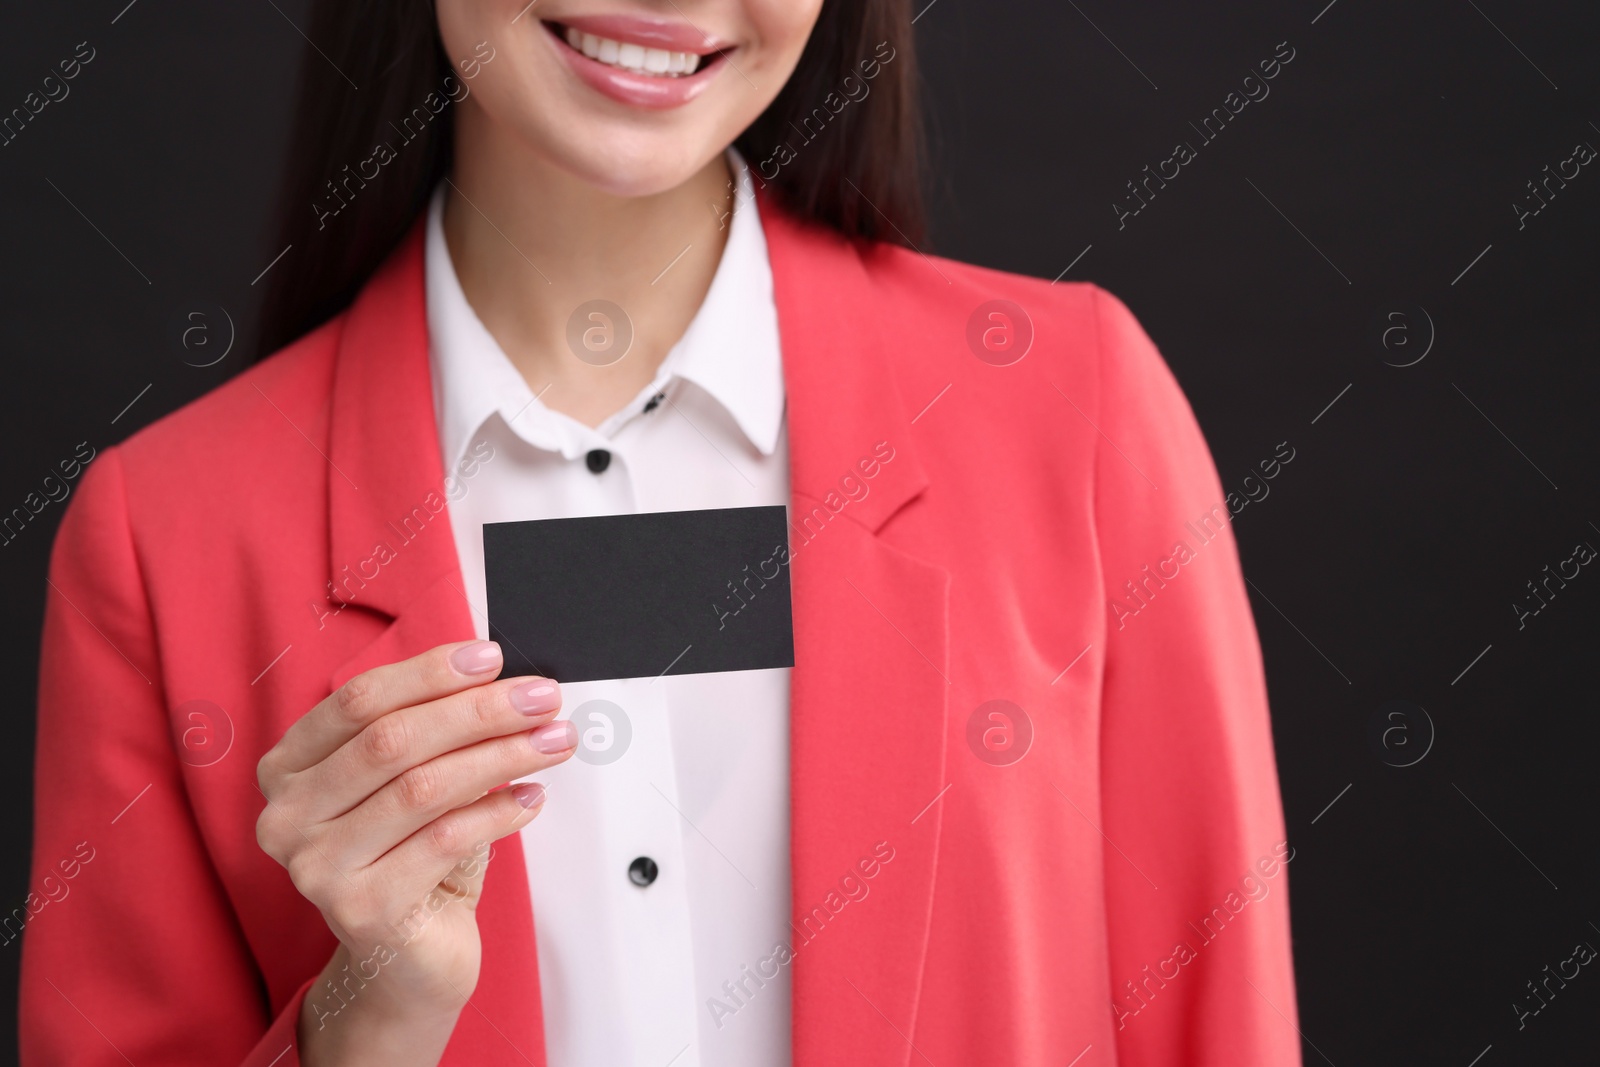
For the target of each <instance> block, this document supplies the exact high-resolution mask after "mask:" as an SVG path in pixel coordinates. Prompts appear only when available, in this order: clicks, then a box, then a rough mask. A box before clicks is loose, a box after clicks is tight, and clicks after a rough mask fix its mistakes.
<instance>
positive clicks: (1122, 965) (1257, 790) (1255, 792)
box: [1093, 290, 1300, 1067]
mask: <svg viewBox="0 0 1600 1067" xmlns="http://www.w3.org/2000/svg"><path fill="white" fill-rule="evenodd" d="M1093 300H1094V302H1095V304H1096V308H1095V322H1096V324H1097V334H1098V341H1099V349H1100V381H1101V389H1100V394H1099V397H1100V399H1099V405H1098V417H1097V419H1096V423H1097V426H1098V429H1099V430H1100V434H1099V435H1098V440H1099V445H1098V452H1097V455H1096V460H1095V492H1094V497H1095V523H1096V535H1097V538H1098V544H1099V550H1100V554H1101V566H1102V578H1103V580H1104V593H1105V596H1106V597H1107V605H1106V631H1105V632H1106V649H1105V674H1104V681H1103V684H1104V690H1103V694H1102V732H1101V754H1100V756H1101V790H1102V791H1101V797H1100V803H1101V818H1102V820H1103V822H1102V829H1103V832H1104V835H1105V838H1106V839H1107V841H1109V842H1110V845H1111V847H1108V848H1107V849H1106V850H1105V857H1106V858H1105V870H1104V876H1105V888H1106V908H1107V914H1108V938H1109V944H1108V949H1109V961H1110V967H1111V974H1110V976H1109V977H1110V984H1111V989H1112V1005H1111V1011H1112V1014H1113V1017H1114V1020H1115V1021H1114V1023H1113V1025H1114V1027H1115V1031H1116V1039H1117V1051H1118V1062H1119V1063H1121V1064H1123V1065H1124V1067H1173V1065H1183V1067H1210V1065H1216V1067H1224V1065H1225V1067H1256V1065H1260V1067H1268V1065H1270V1067H1286V1065H1290V1067H1292V1065H1297V1064H1299V1063H1300V1042H1299V1038H1298V1030H1297V1025H1298V1024H1297V1023H1296V1018H1297V1014H1296V1009H1295V985H1294V971H1293V967H1292V964H1291V960H1290V944H1289V908H1288V885H1287V883H1288V873H1287V866H1288V862H1289V860H1291V859H1292V856H1293V852H1292V850H1291V849H1290V848H1289V847H1288V844H1287V842H1286V840H1285V832H1284V823H1283V813H1282V808H1281V804H1280V800H1279V796H1278V781H1277V770H1276V765H1275V762H1274V756H1273V747H1272V731H1271V721H1270V718H1269V715H1268V710H1267V692H1266V680H1265V676H1264V674H1263V671H1262V663H1261V651H1260V646H1259V644H1258V642H1257V637H1256V630H1255V624H1254V621H1253V619H1252V617H1251V612H1250V602H1249V599H1248V597H1247V595H1246V593H1245V586H1244V580H1243V575H1242V573H1241V571H1240V567H1239V559H1238V552H1237V549H1236V546H1235V541H1234V536H1233V529H1232V515H1231V512H1230V511H1229V508H1228V503H1227V500H1226V498H1225V496H1224V494H1223V491H1222V487H1221V485H1220V483H1219V480H1218V478H1217V473H1216V469H1215V467H1214V466H1213V463H1212V459H1211V454H1210V451H1209V450H1208V449H1207V447H1206V442H1205V439H1204V437H1203V436H1202V434H1201V432H1200V428H1199V425H1198V424H1197V423H1196V421H1195V418H1194V414H1193V412H1192V411H1191V410H1190V408H1189V405H1188V402H1187V401H1186V400H1185V399H1184V396H1183V393H1182V391H1181V390H1180V389H1179V387H1178V383H1177V381H1176V380H1175V379H1174V378H1173V376H1172V373H1171V371H1170V370H1169V369H1168V367H1167V365H1166V363H1165V362H1164V361H1163V360H1162V358H1161V356H1160V354H1159V353H1158V352H1157V351H1156V348H1155V346H1154V345H1153V344H1152V343H1151V341H1150V339H1149V337H1148V336H1146V334H1145V332H1144V330H1143V329H1141V328H1140V326H1139V324H1138V322H1137V321H1136V320H1135V319H1134V317H1133V315H1132V314H1131V313H1130V312H1129V311H1128V309H1127V308H1126V307H1125V306H1124V305H1123V304H1122V303H1121V302H1120V301H1118V300H1117V299H1116V298H1115V297H1113V296H1111V295H1109V294H1107V293H1104V292H1101V291H1099V290H1095V291H1094V293H1093ZM1268 447H1269V448H1270V446H1268ZM1267 454H1268V455H1271V453H1270V452H1268V453H1267ZM1291 455H1292V453H1291Z"/></svg>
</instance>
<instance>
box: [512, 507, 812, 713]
mask: <svg viewBox="0 0 1600 1067" xmlns="http://www.w3.org/2000/svg"><path fill="white" fill-rule="evenodd" d="M787 544H788V523H787V519H786V514H785V509H784V508H783V507H781V506H773V507H758V508H721V509H712V510H704V511H665V512H652V513H649V514H644V515H602V516H596V517H592V518H581V519H539V520H535V521H530V522H496V523H485V524H484V527H483V559H484V572H485V578H486V584H487V590H488V601H489V636H490V637H491V638H492V639H493V640H495V641H498V642H500V647H501V649H502V650H503V651H504V653H505V660H506V666H505V672H504V673H505V675H506V676H508V677H509V676H510V675H513V674H541V675H544V676H545V677H548V678H554V679H555V680H557V681H560V682H586V681H593V680H596V679H609V678H653V677H657V676H659V675H662V674H702V673H706V672H711V671H753V670H763V669H766V668H770V667H792V666H794V623H793V618H792V616H791V614H790V599H789V568H788V550H787Z"/></svg>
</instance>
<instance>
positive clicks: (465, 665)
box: [450, 641, 501, 674]
mask: <svg viewBox="0 0 1600 1067" xmlns="http://www.w3.org/2000/svg"><path fill="white" fill-rule="evenodd" d="M500 663H501V658H500V646H499V645H497V644H495V643H494V642H493V641H474V642H472V644H470V645H462V646H461V647H460V648H458V649H456V650H455V651H454V652H452V653H450V666H452V667H454V668H455V669H456V670H457V671H459V672H460V673H462V674H488V673H489V672H490V671H492V670H496V669H498V668H499V666H500Z"/></svg>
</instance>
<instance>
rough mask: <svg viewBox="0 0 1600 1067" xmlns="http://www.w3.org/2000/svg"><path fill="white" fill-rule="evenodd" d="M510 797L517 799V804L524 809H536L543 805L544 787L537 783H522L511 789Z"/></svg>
mask: <svg viewBox="0 0 1600 1067" xmlns="http://www.w3.org/2000/svg"><path fill="white" fill-rule="evenodd" d="M511 795H512V796H514V797H516V798H517V803H518V804H521V805H522V806H523V807H524V808H537V807H538V806H539V805H540V804H542V803H544V786H542V785H540V784H539V783H538V782H523V783H522V784H521V785H517V786H512V787H511Z"/></svg>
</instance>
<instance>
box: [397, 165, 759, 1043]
mask: <svg viewBox="0 0 1600 1067" xmlns="http://www.w3.org/2000/svg"><path fill="white" fill-rule="evenodd" d="M729 151H730V161H731V162H732V164H733V166H734V170H735V172H736V174H737V190H736V196H735V197H734V203H735V208H734V210H733V213H732V217H731V220H730V221H729V222H728V225H729V227H730V232H729V234H728V239H727V244H726V247H725V249H724V251H723V254H722V260H721V262H720V263H719V265H718V267H717V271H716V275H715V277H714V279H713V281H712V284H711V288H710V291H709V292H708V293H707V294H706V298H705V302H704V304H702V306H701V307H700V310H699V312H698V313H697V314H696V315H695V317H694V320H693V322H691V323H690V325H689V328H688V331H687V332H686V333H685V334H684V336H683V338H682V339H681V340H680V341H679V342H678V343H677V344H676V345H675V346H673V348H672V350H671V351H670V352H669V353H668V355H667V357H666V359H665V360H664V362H663V363H662V365H661V368H660V371H659V373H658V374H657V375H656V378H655V381H653V382H652V383H651V384H650V385H649V386H648V387H647V388H645V389H644V390H642V391H641V392H640V393H639V395H638V396H636V397H635V398H634V399H633V400H632V401H630V402H629V403H628V404H626V405H624V406H623V408H622V409H621V410H620V411H617V412H616V413H615V414H613V415H612V416H611V417H610V418H608V419H606V421H605V422H603V423H601V425H600V426H599V427H597V428H594V429H591V428H589V427H587V426H584V425H583V424H582V423H580V422H578V421H577V420H575V419H572V418H570V417H569V416H567V415H564V414H562V413H560V412H557V411H553V410H550V409H549V408H546V407H545V406H544V405H543V404H542V403H540V402H539V400H538V399H536V397H535V396H534V394H533V392H532V390H531V389H530V388H529V386H528V383H527V382H526V381H525V380H524V379H523V378H522V376H521V375H520V374H519V373H518V371H517V370H516V369H515V368H514V367H513V366H512V364H511V362H510V361H509V360H508V359H507V358H506V356H505V353H504V352H503V351H502V350H501V349H500V346H499V345H498V344H497V343H496V341H495V340H494V338H493V337H491V336H490V335H489V332H488V331H487V330H486V329H485V328H484V326H483V324H482V322H480V321H479V319H478V317H477V315H476V314H475V313H474V312H473V310H472V307H471V306H470V305H469V304H468V303H467V300H466V297H465V295H464V294H463V293H462V290H461V286H460V283H459V281H458V280H457V277H456V273H455V269H454V267H453V266H452V264H451V262H450V254H449V250H448V247H447V246H446V244H445V240H444V231H443V228H442V225H441V210H442V205H443V202H444V201H443V195H444V187H443V186H441V188H440V190H438V191H436V193H435V195H434V198H433V201H432V204H431V205H430V208H429V212H428V222H427V227H428V229H427V253H426V272H427V283H426V286H427V313H428V330H429V338H430V344H431V354H432V367H433V384H434V405H435V411H436V413H437V416H438V425H439V447H440V451H441V453H442V456H443V459H444V466H445V470H447V471H452V470H456V469H457V464H458V462H459V461H460V460H461V459H462V458H463V457H465V456H466V455H467V454H468V453H469V452H471V451H474V450H476V455H478V456H479V457H482V456H485V455H490V456H491V458H489V459H487V460H486V461H485V462H482V463H481V464H479V465H478V467H477V469H476V471H475V473H474V474H473V475H472V477H471V478H470V479H462V481H461V488H458V489H457V492H458V493H463V494H464V495H461V496H460V497H459V499H456V500H454V501H453V502H452V503H451V504H450V520H451V525H452V527H453V528H454V532H455V540H456V546H457V550H458V552H459V553H460V557H461V571H462V575H463V578H464V579H465V582H466V593H467V599H468V602H469V603H470V605H471V608H472V612H473V615H474V618H475V619H476V622H477V628H478V635H479V636H480V637H487V636H488V618H487V610H486V606H485V593H484V573H483V541H482V526H483V524H484V523H486V522H504V521H511V520H521V519H549V518H562V517H570V516H588V515H616V514H632V513H638V512H653V511H679V510H689V509H698V508H731V507H749V506H754V505H766V504H787V503H788V498H789V480H788V447H787V435H786V432H785V420H784V387H783V369H782V362H781V357H780V353H779V344H778V323H777V309H776V307H775V306H774V304H773V297H772V272H771V267H770V264H769V262H768V259H767V246H766V238H765V236H764V234H763V232H762V229H761V220H760V218H759V216H758V215H757V213H756V210H755V205H754V202H753V199H752V197H753V189H752V183H751V179H750V175H749V172H748V170H747V169H746V168H745V165H744V163H743V161H742V160H741V159H739V158H738V155H737V153H734V152H733V151H732V150H731V149H730V150H729ZM657 398H659V399H657ZM652 400H655V402H654V403H652ZM491 450H492V453H491ZM595 450H603V451H605V452H608V453H610V462H609V465H607V466H605V468H604V470H602V471H601V472H600V473H593V472H592V471H591V465H590V464H589V463H588V462H586V457H587V456H588V454H589V453H590V452H592V451H595ZM595 465H598V464H595ZM557 680H558V681H559V679H557ZM562 693H563V701H564V704H563V710H562V713H561V714H562V717H563V718H570V717H572V716H574V715H575V714H576V715H577V716H578V721H579V723H580V748H579V751H578V754H577V755H576V756H575V757H574V758H572V759H571V760H569V761H567V762H566V763H565V764H563V765H561V766H559V767H556V768H554V769H552V770H550V771H547V772H543V773H541V774H539V775H537V776H536V777H537V778H538V780H540V781H542V782H544V783H545V784H546V786H547V788H548V789H549V800H548V801H547V803H546V805H545V809H544V811H543V812H542V813H541V814H540V815H539V817H538V818H537V819H535V820H534V821H533V822H532V823H531V824H530V825H529V826H528V827H527V828H526V829H524V830H523V831H522V843H523V847H524V850H525V852H526V856H527V871H528V887H529V889H530V891H531V894H532V899H533V908H534V914H535V916H536V923H537V931H536V933H537V940H538V954H539V979H540V985H541V987H542V995H543V1008H544V1020H545V1047H546V1052H547V1055H548V1057H549V1062H550V1065H551V1067H620V1065H637V1067H667V1065H668V1064H670V1065H671V1067H736V1065H737V1067H746V1065H749V1064H762V1065H771V1064H779V1065H782V1064H787V1063H789V1061H790V1048H789V989H790V982H789V975H788V972H787V969H786V968H785V969H784V970H783V971H782V972H781V973H780V974H779V976H778V977H777V978H776V979H763V984H762V985H760V986H759V987H758V986H756V985H755V984H754V983H753V982H751V981H749V980H748V979H747V978H746V977H745V975H746V974H748V973H749V972H748V971H746V968H750V969H752V970H753V969H754V968H755V966H756V964H757V962H758V961H759V960H762V959H763V958H765V957H767V956H769V955H770V954H771V953H772V951H773V948H774V946H775V945H777V944H778V943H780V942H787V941H788V938H789V935H788V912H789V737H788V730H789V671H788V669H781V670H764V671H743V672H730V673H721V674H700V675H672V676H663V677H659V678H631V679H624V680H620V681H603V682H580V683H573V684H566V685H563V686H562ZM596 701H603V702H609V704H604V703H592V702H596ZM641 857H648V858H649V859H650V860H652V861H654V863H655V865H656V869H657V871H658V872H659V873H658V875H657V877H656V878H655V880H654V881H653V882H651V883H650V884H648V885H644V886H641V885H638V884H635V881H634V879H633V878H631V877H630V871H629V869H630V866H631V865H634V864H635V861H636V860H638V859H639V858H641ZM639 866H641V867H642V866H647V865H643V864H641V865H639ZM741 982H742V983H743V990H744V992H739V993H738V995H737V996H730V989H731V990H734V991H738V990H740V988H741V985H740V984H741Z"/></svg>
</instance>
